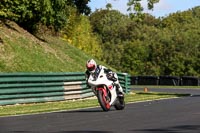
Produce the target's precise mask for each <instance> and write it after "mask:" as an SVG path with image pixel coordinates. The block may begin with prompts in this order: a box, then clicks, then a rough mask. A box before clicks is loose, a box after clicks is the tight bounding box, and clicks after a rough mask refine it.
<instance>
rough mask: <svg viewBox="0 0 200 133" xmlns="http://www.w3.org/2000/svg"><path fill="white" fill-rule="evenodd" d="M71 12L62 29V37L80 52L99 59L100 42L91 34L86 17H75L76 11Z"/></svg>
mask: <svg viewBox="0 0 200 133" xmlns="http://www.w3.org/2000/svg"><path fill="white" fill-rule="evenodd" d="M73 10H74V11H73V12H71V15H70V17H69V21H68V23H67V25H66V26H65V27H64V28H63V29H62V35H63V38H64V39H65V40H67V41H68V42H69V43H70V44H71V45H73V46H75V47H77V48H79V49H81V50H82V51H84V52H86V53H88V54H90V55H92V56H94V57H96V58H99V59H101V58H102V48H101V45H100V40H99V39H98V37H97V36H95V34H94V33H93V32H92V27H91V24H90V21H89V19H88V17H87V16H84V15H77V13H76V9H73Z"/></svg>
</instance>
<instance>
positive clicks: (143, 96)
mask: <svg viewBox="0 0 200 133" xmlns="http://www.w3.org/2000/svg"><path fill="white" fill-rule="evenodd" d="M181 96H186V94H184V95H181V94H169V93H153V92H148V93H144V92H136V93H129V94H126V95H125V102H126V104H127V103H130V102H138V101H146V100H158V99H163V98H174V97H181ZM97 106H99V104H98V101H97V99H96V98H94V99H84V100H74V101H73V100H68V101H60V102H47V103H36V104H19V105H7V106H0V116H10V115H22V114H35V113H44V112H52V111H62V110H74V109H81V108H88V107H97Z"/></svg>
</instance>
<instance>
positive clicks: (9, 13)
mask: <svg viewBox="0 0 200 133" xmlns="http://www.w3.org/2000/svg"><path fill="white" fill-rule="evenodd" d="M88 2H89V0H84V1H82V0H31V1H30V0H2V1H1V5H0V16H1V17H2V18H4V19H9V20H13V21H15V22H17V23H18V24H19V25H20V26H22V27H23V28H25V29H27V30H28V31H30V32H34V31H36V29H37V24H38V23H42V24H44V25H46V26H53V27H54V29H55V30H56V31H60V30H61V29H62V28H63V27H64V26H65V25H66V23H67V20H68V16H69V12H70V11H69V9H70V7H73V6H76V7H77V8H78V11H79V13H85V14H89V13H90V8H89V7H88V6H87V4H88Z"/></svg>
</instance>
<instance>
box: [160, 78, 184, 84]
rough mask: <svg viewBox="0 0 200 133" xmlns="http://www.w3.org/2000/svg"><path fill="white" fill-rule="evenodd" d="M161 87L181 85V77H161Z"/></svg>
mask: <svg viewBox="0 0 200 133" xmlns="http://www.w3.org/2000/svg"><path fill="white" fill-rule="evenodd" d="M159 85H173V86H179V85H180V77H177V76H159Z"/></svg>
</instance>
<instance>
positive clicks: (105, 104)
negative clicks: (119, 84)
mask: <svg viewBox="0 0 200 133" xmlns="http://www.w3.org/2000/svg"><path fill="white" fill-rule="evenodd" d="M88 84H89V85H90V86H91V88H92V90H93V92H94V94H95V95H96V96H97V98H98V102H99V104H100V106H101V108H102V109H103V111H109V110H110V108H111V106H112V105H113V106H114V107H115V109H116V110H123V109H124V108H125V102H124V98H122V97H118V96H117V90H116V85H114V84H113V81H111V80H108V78H107V76H106V74H105V73H104V72H103V71H99V73H96V74H95V76H93V75H90V77H89V79H88Z"/></svg>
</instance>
